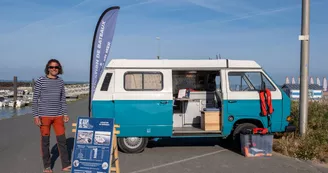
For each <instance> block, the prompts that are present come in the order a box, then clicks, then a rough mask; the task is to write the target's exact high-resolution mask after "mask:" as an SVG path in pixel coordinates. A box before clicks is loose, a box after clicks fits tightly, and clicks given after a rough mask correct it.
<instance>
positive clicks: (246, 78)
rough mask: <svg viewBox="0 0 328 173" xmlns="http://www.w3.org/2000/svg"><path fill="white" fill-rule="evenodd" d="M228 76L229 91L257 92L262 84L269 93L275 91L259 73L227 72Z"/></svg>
mask: <svg viewBox="0 0 328 173" xmlns="http://www.w3.org/2000/svg"><path fill="white" fill-rule="evenodd" d="M228 76H229V88H230V90H231V91H259V90H261V86H262V83H264V84H265V87H266V88H267V89H269V90H270V91H275V90H276V88H275V87H274V86H273V84H272V83H271V82H270V81H269V80H268V79H267V78H266V77H265V76H264V75H263V73H261V72H229V73H228Z"/></svg>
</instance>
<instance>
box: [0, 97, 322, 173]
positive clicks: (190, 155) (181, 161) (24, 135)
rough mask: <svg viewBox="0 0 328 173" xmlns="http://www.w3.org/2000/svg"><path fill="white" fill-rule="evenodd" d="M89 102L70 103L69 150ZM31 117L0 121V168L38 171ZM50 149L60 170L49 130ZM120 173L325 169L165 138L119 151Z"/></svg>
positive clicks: (15, 172)
mask: <svg viewBox="0 0 328 173" xmlns="http://www.w3.org/2000/svg"><path fill="white" fill-rule="evenodd" d="M87 110H88V100H87V99H85V100H80V101H77V102H74V103H71V104H69V115H70V117H71V120H70V122H69V123H68V124H67V126H66V136H67V138H68V139H67V141H68V147H69V152H71V150H72V148H73V143H74V133H72V126H71V124H72V122H76V119H77V117H78V116H87ZM32 120H33V119H32V115H24V116H19V117H13V118H10V119H4V120H0V137H1V142H0V172H1V173H40V172H42V160H41V155H40V135H39V130H38V127H36V126H35V125H34V124H33V121H32ZM51 135H52V138H51V145H50V150H51V152H52V154H53V155H52V160H53V163H54V172H61V171H60V169H61V164H60V158H59V157H58V150H57V147H56V145H55V144H56V138H55V135H54V132H53V130H52V134H51ZM119 161H120V168H121V172H122V173H184V172H186V173H187V172H188V173H230V172H231V173H236V172H237V173H238V172H241V173H257V172H260V173H262V172H265V173H276V172H277V173H282V172H284V173H285V172H286V173H296V172H304V173H312V172H313V173H321V172H327V173H328V167H326V166H319V165H315V164H313V163H311V162H305V161H300V160H296V159H293V158H289V157H285V156H282V155H280V154H278V153H274V155H273V156H272V157H259V158H245V157H244V156H242V155H240V154H239V153H238V152H235V151H232V150H230V149H229V148H227V147H225V146H223V145H221V142H220V140H219V139H213V138H209V139H200V140H199V139H198V140H197V139H169V140H168V139H166V140H160V141H158V142H151V143H150V144H149V146H148V147H147V148H146V149H145V151H144V152H142V153H139V154H125V153H119Z"/></svg>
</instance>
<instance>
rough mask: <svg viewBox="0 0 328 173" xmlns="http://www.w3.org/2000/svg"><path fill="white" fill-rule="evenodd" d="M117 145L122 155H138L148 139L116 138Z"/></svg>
mask: <svg viewBox="0 0 328 173" xmlns="http://www.w3.org/2000/svg"><path fill="white" fill-rule="evenodd" d="M117 144H118V147H119V148H120V149H121V150H122V151H123V152H124V153H140V152H142V151H143V150H144V149H145V148H146V146H147V144H148V138H142V137H125V138H118V139H117Z"/></svg>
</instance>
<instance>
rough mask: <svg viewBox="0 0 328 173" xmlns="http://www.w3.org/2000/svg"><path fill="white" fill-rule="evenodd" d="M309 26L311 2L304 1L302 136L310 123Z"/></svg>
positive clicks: (308, 0) (302, 33) (301, 97)
mask: <svg viewBox="0 0 328 173" xmlns="http://www.w3.org/2000/svg"><path fill="white" fill-rule="evenodd" d="M309 25H310V0H302V31H301V35H300V36H299V40H301V65H300V66H301V68H300V69H301V71H300V73H301V81H300V84H301V93H300V107H299V110H300V122H299V123H300V124H299V126H300V135H301V136H303V135H304V134H305V133H306V130H307V121H308V83H309V81H308V76H309Z"/></svg>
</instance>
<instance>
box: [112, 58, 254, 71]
mask: <svg viewBox="0 0 328 173" xmlns="http://www.w3.org/2000/svg"><path fill="white" fill-rule="evenodd" d="M107 68H111V69H117V68H120V69H122V68H125V69H129V68H133V69H154V68H157V69H173V70H183V69H188V70H191V69H193V70H200V69H203V70H216V69H218V68H261V66H260V65H259V64H258V63H256V62H255V61H253V60H228V59H215V60H190V59H188V60H168V59H112V60H111V61H110V62H109V63H108V65H107Z"/></svg>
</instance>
